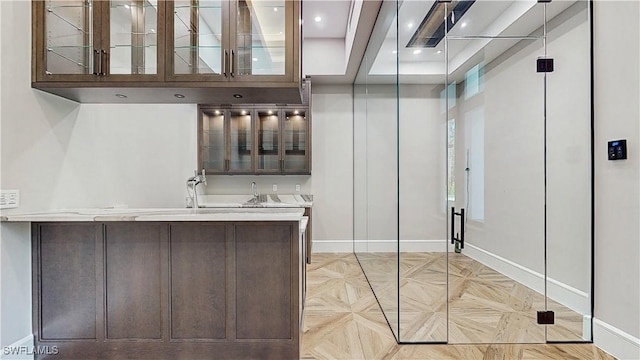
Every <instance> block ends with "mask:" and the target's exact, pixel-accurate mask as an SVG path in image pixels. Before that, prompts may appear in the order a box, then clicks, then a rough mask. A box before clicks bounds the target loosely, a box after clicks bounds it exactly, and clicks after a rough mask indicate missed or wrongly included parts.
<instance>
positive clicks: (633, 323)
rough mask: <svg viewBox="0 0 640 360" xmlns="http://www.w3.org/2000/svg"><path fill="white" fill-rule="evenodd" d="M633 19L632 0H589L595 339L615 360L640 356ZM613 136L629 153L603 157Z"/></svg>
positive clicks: (637, 37)
mask: <svg viewBox="0 0 640 360" xmlns="http://www.w3.org/2000/svg"><path fill="white" fill-rule="evenodd" d="M639 18H640V4H639V3H638V2H637V1H602V2H600V1H596V6H595V9H594V24H595V34H594V38H595V59H594V63H595V91H596V92H595V124H596V125H595V126H596V128H595V133H596V139H595V141H596V142H595V156H596V164H595V166H596V167H595V176H596V178H595V181H596V223H595V229H596V249H595V286H596V289H595V306H596V308H595V317H596V323H595V327H594V340H595V343H596V345H598V346H600V347H602V348H603V349H605V350H607V351H609V352H611V353H612V354H613V355H616V356H617V357H619V358H622V359H639V358H640V343H639V340H638V338H640V306H639V305H638V304H640V280H639V279H640V265H639V264H640V241H639V239H640V229H639V227H638V226H639V225H638V224H639V222H638V219H639V218H640V204H639V202H640V191H639V189H638V187H639V184H640V176H639V174H640V160H639V159H640V151H639V149H640V134H639V131H640V128H639V125H638V123H639V121H640V120H639V119H640V108H639V106H640V105H639V103H638V99H640V71H639V66H638V64H640V45H639V44H640V26H639V24H638V19H639ZM616 139H627V142H628V146H629V159H627V160H621V161H607V141H610V140H616ZM608 326H611V327H613V329H611V328H609V327H608ZM621 332H623V333H621ZM624 333H626V334H627V335H628V336H631V337H632V338H629V337H627V338H626V340H627V341H624V340H623V339H624V338H625V336H624ZM633 338H635V339H633ZM634 342H635V345H634Z"/></svg>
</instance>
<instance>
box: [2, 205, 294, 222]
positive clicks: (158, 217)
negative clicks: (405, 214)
mask: <svg viewBox="0 0 640 360" xmlns="http://www.w3.org/2000/svg"><path fill="white" fill-rule="evenodd" d="M303 215H304V209H302V208H290V209H286V208H239V209H236V208H221V209H206V208H199V209H184V208H167V209H162V208H148V209H73V210H58V211H47V212H39V213H31V214H2V215H1V216H0V221H6V222H52V221H53V222H55V221H59V222H65V221H69V222H71V221H73V222H77V221H97V222H101V221H302V220H303V219H302V218H303Z"/></svg>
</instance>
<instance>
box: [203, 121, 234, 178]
mask: <svg viewBox="0 0 640 360" xmlns="http://www.w3.org/2000/svg"><path fill="white" fill-rule="evenodd" d="M198 125H199V127H200V129H199V132H200V134H201V135H200V136H201V140H200V141H201V144H200V147H199V154H198V155H199V157H200V161H199V163H201V164H202V168H203V169H206V170H207V173H209V174H215V173H223V172H224V171H226V170H227V161H226V159H227V147H226V144H227V141H226V137H225V133H226V131H225V127H226V121H225V111H224V110H219V109H203V110H202V113H201V120H200V122H199V124H198Z"/></svg>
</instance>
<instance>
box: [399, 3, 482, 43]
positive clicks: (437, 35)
mask: <svg viewBox="0 0 640 360" xmlns="http://www.w3.org/2000/svg"><path fill="white" fill-rule="evenodd" d="M474 2H475V0H466V1H465V0H460V1H457V0H451V1H450V2H444V1H435V2H434V3H433V6H431V9H429V12H428V13H427V16H425V17H424V19H422V22H421V23H420V26H418V29H417V30H416V32H415V33H414V34H413V36H412V37H411V40H409V43H407V47H428V48H434V47H436V46H438V44H439V43H440V40H442V39H443V38H444V25H445V24H444V19H445V18H446V19H447V20H448V21H449V30H451V29H452V28H453V27H454V26H455V25H456V24H457V23H459V22H460V19H462V16H463V15H464V14H465V13H466V12H467V10H469V8H470V7H471V5H473V3H474ZM445 4H446V8H447V14H446V16H444V17H443V16H442V14H444V13H445V10H444V9H445Z"/></svg>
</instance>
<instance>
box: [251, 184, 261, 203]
mask: <svg viewBox="0 0 640 360" xmlns="http://www.w3.org/2000/svg"><path fill="white" fill-rule="evenodd" d="M251 192H252V193H253V198H254V199H258V198H259V197H260V194H259V193H258V185H256V182H255V181H252V182H251Z"/></svg>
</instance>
